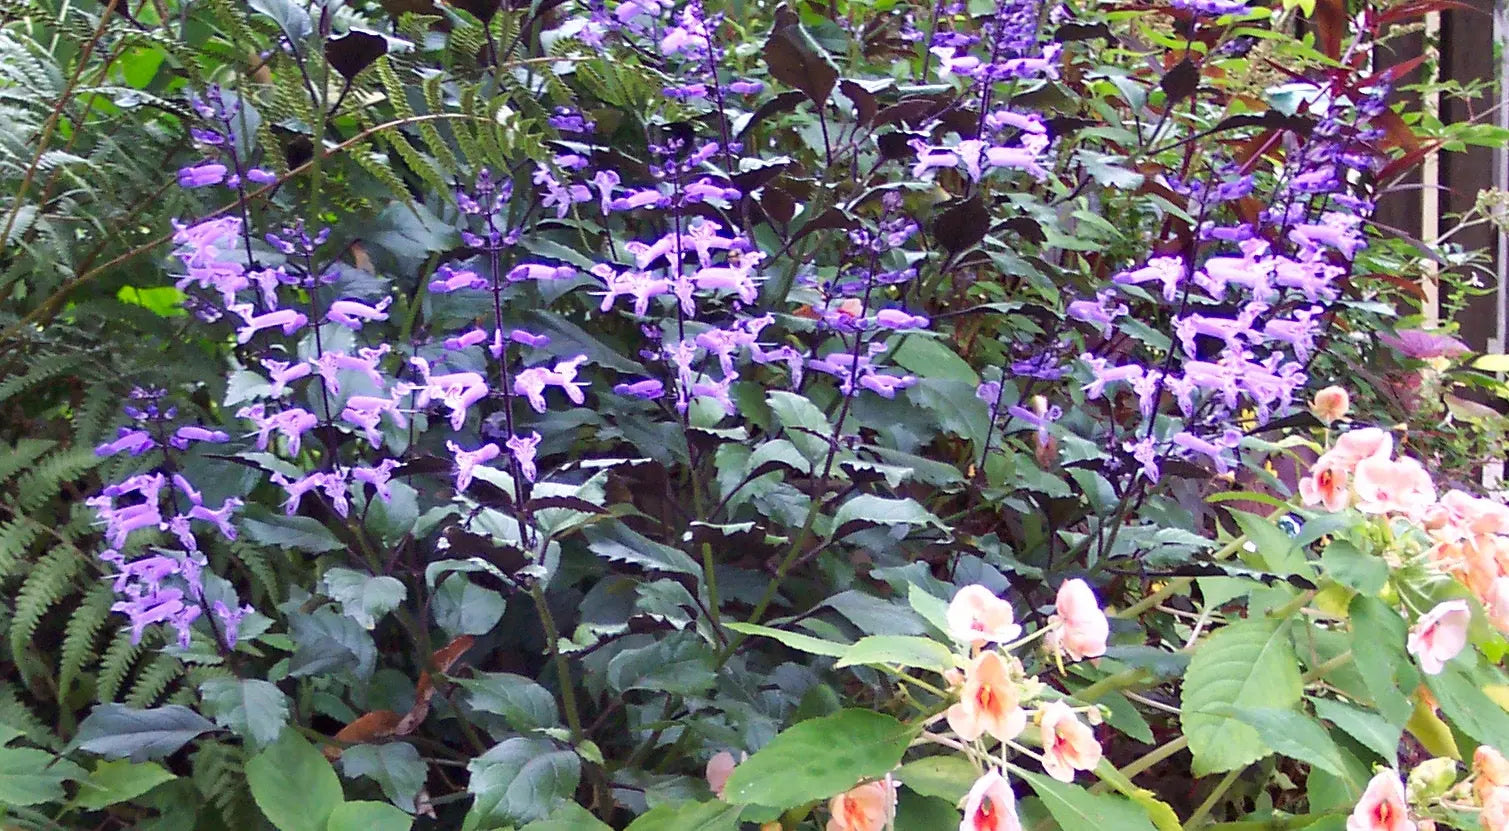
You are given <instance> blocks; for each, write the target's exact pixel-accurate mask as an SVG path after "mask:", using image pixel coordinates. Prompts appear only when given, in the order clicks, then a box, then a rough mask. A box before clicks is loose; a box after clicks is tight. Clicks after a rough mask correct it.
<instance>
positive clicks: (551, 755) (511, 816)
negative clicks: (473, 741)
mask: <svg viewBox="0 0 1509 831" xmlns="http://www.w3.org/2000/svg"><path fill="white" fill-rule="evenodd" d="M467 769H468V770H470V771H471V774H472V778H471V782H470V783H468V785H467V790H468V791H470V792H471V793H472V794H473V795H474V796H475V797H476V801H475V802H474V803H473V804H472V809H471V811H470V812H469V813H468V814H467V816H466V821H465V823H464V824H463V825H462V828H463V830H464V831H470V829H477V828H491V827H494V826H495V825H496V824H498V823H505V824H522V823H526V822H532V821H534V820H537V819H544V818H545V817H547V816H549V815H550V813H551V812H552V811H554V810H556V809H557V808H558V807H560V805H561V804H562V803H564V802H565V801H566V800H567V799H569V798H570V797H571V794H572V793H574V792H575V791H576V785H577V782H578V781H579V780H580V779H581V760H580V759H578V758H577V756H576V754H574V753H571V752H570V751H566V750H561V749H559V748H557V747H556V745H555V743H554V742H552V741H550V740H548V739H536V738H525V737H522V736H516V737H514V738H511V739H507V740H505V741H504V742H502V743H501V744H498V745H497V746H495V747H493V748H492V749H491V750H489V751H487V752H486V753H484V754H482V755H481V756H478V757H477V758H475V759H473V760H472V761H471V763H470V764H468V765H467Z"/></svg>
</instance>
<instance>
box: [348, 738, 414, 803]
mask: <svg viewBox="0 0 1509 831" xmlns="http://www.w3.org/2000/svg"><path fill="white" fill-rule="evenodd" d="M341 772H342V773H344V774H346V776H348V777H353V778H354V777H357V776H365V777H368V778H369V779H372V780H373V781H375V782H376V783H377V785H378V787H380V788H382V792H383V796H386V797H387V798H388V799H390V800H392V802H393V804H394V805H397V806H398V807H400V808H402V809H404V810H405V811H412V810H414V808H415V805H414V799H415V797H417V796H418V795H419V791H420V789H421V788H423V787H424V781H425V778H426V776H427V773H428V771H427V768H426V765H425V763H424V760H423V759H421V758H419V751H418V750H416V749H415V748H414V745H411V744H409V743H408V742H386V743H383V744H362V745H357V746H356V747H348V748H346V750H345V752H343V753H342V754H341Z"/></svg>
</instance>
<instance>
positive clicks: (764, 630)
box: [723, 623, 849, 658]
mask: <svg viewBox="0 0 1509 831" xmlns="http://www.w3.org/2000/svg"><path fill="white" fill-rule="evenodd" d="M723 628H725V629H730V630H732V631H734V632H738V633H739V634H741V635H759V636H760V637H764V638H773V639H775V640H778V641H780V642H781V643H783V644H785V645H787V646H789V647H791V648H792V649H795V650H798V651H800V652H807V653H810V654H812V655H825V656H827V657H829V658H842V657H843V656H844V653H845V652H847V651H848V649H849V644H843V643H838V642H837V641H825V640H823V639H822V638H814V637H812V636H811V635H803V634H802V633H800V632H787V631H786V630H785V629H775V628H773V627H770V626H761V625H759V624H758V623H727V624H724V627H723Z"/></svg>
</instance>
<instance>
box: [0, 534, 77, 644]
mask: <svg viewBox="0 0 1509 831" xmlns="http://www.w3.org/2000/svg"><path fill="white" fill-rule="evenodd" d="M83 564H84V558H83V556H82V555H81V554H80V553H79V551H78V550H77V549H75V548H73V547H72V546H67V547H59V548H55V549H53V550H52V551H51V552H49V553H48V554H46V555H45V556H43V557H42V558H41V559H40V560H37V562H36V564H35V565H34V566H32V568H31V570H30V571H28V572H27V574H26V581H25V582H24V583H22V584H21V591H19V592H17V593H16V600H15V618H14V619H12V621H11V625H10V633H9V634H10V651H11V654H12V655H19V654H21V653H23V652H25V651H27V650H28V649H29V648H31V646H32V644H31V639H32V635H34V634H36V632H37V626H38V624H40V623H41V622H42V617H43V616H44V615H46V614H47V613H48V612H49V611H51V610H52V609H53V607H55V606H57V605H58V603H59V602H61V601H62V600H63V598H64V597H67V596H69V595H71V594H73V593H74V589H75V583H74V578H75V577H77V576H78V574H79V571H80V570H81V569H82V566H83Z"/></svg>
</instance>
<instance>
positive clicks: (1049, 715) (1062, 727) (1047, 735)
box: [1039, 701, 1100, 782]
mask: <svg viewBox="0 0 1509 831" xmlns="http://www.w3.org/2000/svg"><path fill="white" fill-rule="evenodd" d="M1039 718H1040V719H1041V721H1040V722H1039V728H1040V729H1041V730H1042V741H1043V770H1044V771H1046V772H1047V773H1048V775H1049V776H1052V777H1053V778H1054V779H1057V780H1058V781H1060V782H1073V781H1074V771H1076V770H1094V768H1095V766H1096V765H1098V764H1100V742H1097V741H1096V740H1095V732H1094V731H1093V730H1091V729H1090V726H1089V725H1087V724H1085V723H1084V722H1082V721H1080V720H1079V718H1078V717H1077V716H1075V715H1074V710H1073V709H1072V708H1070V707H1069V705H1068V704H1065V703H1064V702H1062V701H1050V702H1048V703H1047V704H1044V705H1043V708H1042V712H1041V713H1040V714H1039Z"/></svg>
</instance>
